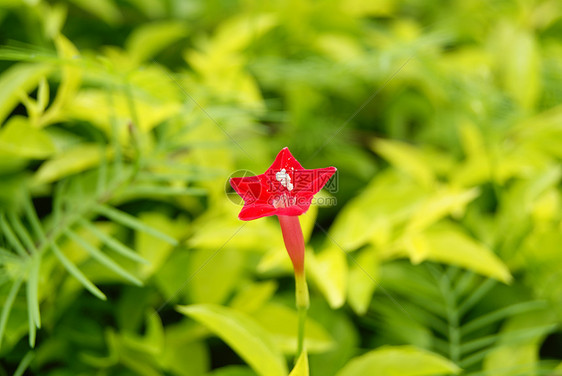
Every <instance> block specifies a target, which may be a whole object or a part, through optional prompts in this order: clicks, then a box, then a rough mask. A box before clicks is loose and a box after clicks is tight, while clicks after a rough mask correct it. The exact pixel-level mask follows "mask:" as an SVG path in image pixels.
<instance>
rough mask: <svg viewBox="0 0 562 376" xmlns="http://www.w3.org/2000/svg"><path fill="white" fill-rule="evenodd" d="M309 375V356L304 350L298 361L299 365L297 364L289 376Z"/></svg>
mask: <svg viewBox="0 0 562 376" xmlns="http://www.w3.org/2000/svg"><path fill="white" fill-rule="evenodd" d="M308 375H309V370H308V354H307V353H306V350H304V351H303V352H302V353H301V355H300V356H299V359H298V360H297V364H295V368H293V370H292V371H291V373H290V374H289V376H308Z"/></svg>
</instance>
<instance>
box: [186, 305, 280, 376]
mask: <svg viewBox="0 0 562 376" xmlns="http://www.w3.org/2000/svg"><path fill="white" fill-rule="evenodd" d="M177 310H178V311H179V312H180V313H183V314H184V315H186V316H189V317H191V318H192V319H194V320H196V321H198V322H199V323H201V324H203V325H205V326H206V327H207V328H209V330H211V331H212V332H214V333H215V334H216V335H218V336H219V337H220V338H221V339H222V340H223V341H225V342H226V343H227V344H228V345H229V346H230V347H231V348H232V349H233V350H234V351H236V352H237V353H238V355H240V357H241V358H242V359H244V360H245V361H246V362H247V363H248V364H249V365H250V366H251V367H252V368H253V369H254V370H255V371H256V372H257V373H258V374H259V375H262V376H285V375H287V366H286V364H285V359H284V358H283V356H282V355H281V353H280V351H279V349H277V348H276V347H275V346H274V345H273V343H272V342H271V338H270V336H269V335H268V334H267V332H265V331H264V329H263V328H261V327H260V326H259V325H258V324H257V323H256V322H255V321H253V320H252V319H251V318H250V317H248V316H246V315H245V314H242V313H240V312H237V311H235V310H233V309H231V308H226V307H221V306H217V305H210V304H200V305H191V306H179V307H177Z"/></svg>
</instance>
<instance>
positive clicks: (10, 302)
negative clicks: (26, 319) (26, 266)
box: [0, 278, 23, 349]
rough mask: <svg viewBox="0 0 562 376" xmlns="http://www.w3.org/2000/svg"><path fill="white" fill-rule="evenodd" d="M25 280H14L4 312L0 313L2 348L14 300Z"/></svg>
mask: <svg viewBox="0 0 562 376" xmlns="http://www.w3.org/2000/svg"><path fill="white" fill-rule="evenodd" d="M22 282H23V279H22V278H19V279H17V280H15V281H14V284H13V285H12V288H11V289H10V292H9V293H8V297H7V298H6V300H5V301H4V306H3V307H2V313H1V314H0V349H1V348H2V339H3V338H4V331H5V330H6V324H7V323H8V318H9V317H10V312H11V311H12V306H13V305H14V300H16V296H17V295H18V291H19V290H20V287H21V284H22Z"/></svg>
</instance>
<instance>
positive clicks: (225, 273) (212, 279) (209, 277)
mask: <svg viewBox="0 0 562 376" xmlns="http://www.w3.org/2000/svg"><path fill="white" fill-rule="evenodd" d="M191 255H192V257H191V260H190V262H189V267H188V269H187V273H186V274H187V276H189V284H188V286H187V288H188V292H189V296H190V297H191V300H192V301H193V302H196V303H217V304H219V303H223V302H224V301H225V300H226V298H227V297H228V296H229V295H230V293H231V292H232V290H233V289H234V287H235V286H236V282H237V281H238V280H239V278H240V275H241V273H242V271H243V269H244V260H245V259H246V254H245V253H241V252H239V251H238V250H237V249H235V248H231V247H223V248H218V249H196V250H193V251H192V252H191ZM217 276H220V278H217Z"/></svg>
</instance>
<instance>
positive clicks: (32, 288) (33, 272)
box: [26, 254, 41, 328]
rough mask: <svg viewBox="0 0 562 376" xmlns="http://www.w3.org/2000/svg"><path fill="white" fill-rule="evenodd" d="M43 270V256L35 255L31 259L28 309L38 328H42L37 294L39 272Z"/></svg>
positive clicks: (28, 279)
mask: <svg viewBox="0 0 562 376" xmlns="http://www.w3.org/2000/svg"><path fill="white" fill-rule="evenodd" d="M40 269H41V255H40V254H35V255H33V257H31V259H30V266H29V271H28V273H29V274H28V277H27V284H26V290H27V291H26V292H27V309H28V310H29V312H30V315H31V317H32V318H33V323H34V325H35V326H36V327H38V328H40V327H41V314H40V311H39V294H38V292H37V289H38V286H39V271H40Z"/></svg>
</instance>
